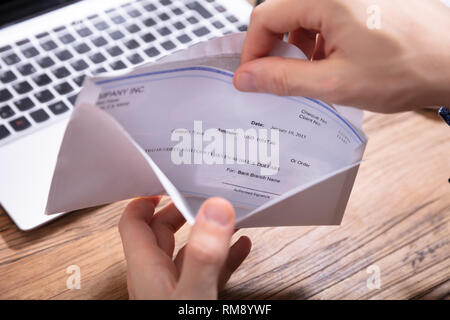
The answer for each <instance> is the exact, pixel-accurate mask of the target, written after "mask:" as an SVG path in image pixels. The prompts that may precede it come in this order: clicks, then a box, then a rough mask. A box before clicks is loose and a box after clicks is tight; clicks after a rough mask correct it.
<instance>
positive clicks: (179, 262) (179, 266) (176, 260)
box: [173, 246, 186, 273]
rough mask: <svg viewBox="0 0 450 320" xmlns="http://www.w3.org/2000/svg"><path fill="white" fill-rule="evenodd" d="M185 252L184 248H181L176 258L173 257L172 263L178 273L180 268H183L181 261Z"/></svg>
mask: <svg viewBox="0 0 450 320" xmlns="http://www.w3.org/2000/svg"><path fill="white" fill-rule="evenodd" d="M185 252H186V246H184V247H183V248H181V249H180V250H179V251H178V253H177V256H176V257H175V260H174V261H173V262H174V263H175V267H176V268H177V270H178V273H181V268H182V267H183V259H184V254H185Z"/></svg>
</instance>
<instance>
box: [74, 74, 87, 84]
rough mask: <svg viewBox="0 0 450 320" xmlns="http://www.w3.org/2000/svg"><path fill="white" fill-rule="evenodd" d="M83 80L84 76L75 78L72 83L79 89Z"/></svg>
mask: <svg viewBox="0 0 450 320" xmlns="http://www.w3.org/2000/svg"><path fill="white" fill-rule="evenodd" d="M85 78H86V76H85V75H81V76H78V77H76V78H73V82H75V83H76V84H77V86H79V87H81V86H82V85H83V81H84V79H85Z"/></svg>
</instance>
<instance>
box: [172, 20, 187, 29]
mask: <svg viewBox="0 0 450 320" xmlns="http://www.w3.org/2000/svg"><path fill="white" fill-rule="evenodd" d="M173 26H174V27H175V28H177V30H181V29H184V28H185V27H186V26H185V25H184V24H183V23H181V22H179V21H178V22H176V23H175V24H174V25H173Z"/></svg>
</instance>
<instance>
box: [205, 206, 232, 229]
mask: <svg viewBox="0 0 450 320" xmlns="http://www.w3.org/2000/svg"><path fill="white" fill-rule="evenodd" d="M203 214H204V217H205V218H206V220H207V221H209V222H213V223H216V224H218V225H220V226H222V227H226V226H228V225H230V224H231V221H232V214H231V213H230V210H228V209H227V208H224V206H223V205H220V204H217V203H215V202H206V203H205V204H204V207H203Z"/></svg>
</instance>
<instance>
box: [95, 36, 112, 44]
mask: <svg viewBox="0 0 450 320" xmlns="http://www.w3.org/2000/svg"><path fill="white" fill-rule="evenodd" d="M92 43H93V44H94V45H95V46H97V47H102V46H104V45H105V44H107V43H108V42H107V41H106V39H105V38H103V37H101V36H100V37H98V38H95V39H94V40H92Z"/></svg>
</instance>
